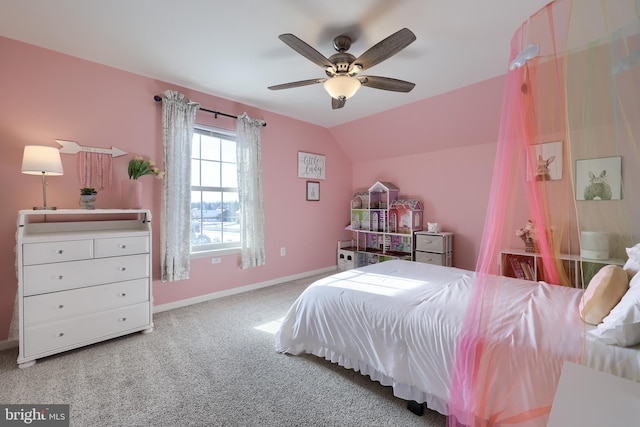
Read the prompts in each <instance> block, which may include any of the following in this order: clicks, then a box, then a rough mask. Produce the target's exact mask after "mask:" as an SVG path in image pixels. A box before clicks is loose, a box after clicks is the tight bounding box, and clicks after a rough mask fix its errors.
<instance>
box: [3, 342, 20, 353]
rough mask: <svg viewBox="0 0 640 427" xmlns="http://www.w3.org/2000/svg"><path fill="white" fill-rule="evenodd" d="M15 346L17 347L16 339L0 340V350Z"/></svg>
mask: <svg viewBox="0 0 640 427" xmlns="http://www.w3.org/2000/svg"><path fill="white" fill-rule="evenodd" d="M15 347H18V340H4V341H0V351H4V350H9V349H11V348H15Z"/></svg>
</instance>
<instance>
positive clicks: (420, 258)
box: [414, 231, 453, 267]
mask: <svg viewBox="0 0 640 427" xmlns="http://www.w3.org/2000/svg"><path fill="white" fill-rule="evenodd" d="M414 259H415V260H416V261H417V262H424V263H427V264H434V265H443V266H446V267H451V266H452V265H453V233H448V232H445V233H430V232H427V231H417V232H416V233H415V252H414Z"/></svg>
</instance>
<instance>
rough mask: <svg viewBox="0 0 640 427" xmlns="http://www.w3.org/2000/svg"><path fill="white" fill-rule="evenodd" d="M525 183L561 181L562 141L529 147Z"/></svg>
mask: <svg viewBox="0 0 640 427" xmlns="http://www.w3.org/2000/svg"><path fill="white" fill-rule="evenodd" d="M528 156H529V157H528V158H527V181H533V180H535V181H558V180H561V179H562V165H563V163H564V158H563V157H562V141H556V142H547V143H544V144H535V145H532V146H531V147H529V154H528Z"/></svg>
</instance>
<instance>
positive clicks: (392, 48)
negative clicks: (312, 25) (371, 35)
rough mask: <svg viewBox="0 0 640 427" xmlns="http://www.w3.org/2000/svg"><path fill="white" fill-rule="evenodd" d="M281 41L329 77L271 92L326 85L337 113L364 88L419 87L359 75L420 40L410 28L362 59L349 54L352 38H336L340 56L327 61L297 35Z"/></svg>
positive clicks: (285, 36) (284, 36) (403, 89)
mask: <svg viewBox="0 0 640 427" xmlns="http://www.w3.org/2000/svg"><path fill="white" fill-rule="evenodd" d="M278 38H279V39H280V40H282V41H283V42H285V43H286V44H287V45H288V46H289V47H290V48H291V49H293V50H295V51H296V52H298V53H299V54H300V55H302V56H304V57H305V58H307V59H308V60H310V61H311V62H313V63H315V64H317V65H319V66H320V67H322V68H323V69H324V71H325V73H326V74H327V78H317V79H309V80H301V81H298V82H291V83H284V84H280V85H275V86H269V89H271V90H280V89H290V88H294V87H300V86H307V85H312V84H316V83H323V86H324V88H325V90H326V91H327V92H328V93H329V95H331V107H332V108H333V109H334V110H335V109H337V108H342V107H344V105H345V103H346V101H347V99H349V98H351V97H352V96H353V95H355V93H356V92H357V91H358V89H360V87H361V86H365V87H371V88H374V89H382V90H391V91H394V92H410V91H411V89H413V87H414V86H415V83H411V82H407V81H404V80H398V79H392V78H389V77H377V76H359V75H358V74H359V73H361V72H362V71H364V70H367V69H369V68H371V67H373V66H374V65H377V64H379V63H381V62H382V61H384V60H385V59H388V58H390V57H392V56H393V55H395V54H396V53H398V52H400V51H401V50H402V49H404V48H405V47H407V46H409V45H410V44H411V43H413V42H414V41H415V40H416V36H415V34H413V32H411V30H409V29H407V28H403V29H402V30H400V31H398V32H395V33H393V34H391V35H390V36H389V37H387V38H386V39H384V40H382V41H381V42H379V43H377V44H376V45H374V46H372V47H371V48H370V49H368V50H367V51H365V52H364V53H363V54H362V55H360V56H359V57H358V58H356V57H355V56H353V55H351V54H350V53H347V50H349V48H350V47H351V38H350V37H349V36H345V35H342V36H337V37H336V38H334V39H333V47H334V48H335V50H336V51H337V52H338V53H334V54H333V55H331V56H330V57H329V58H326V57H325V56H324V55H322V54H321V53H320V52H318V51H317V50H315V49H314V48H312V47H311V46H309V45H308V44H307V43H305V42H304V41H302V40H301V39H299V38H298V37H296V36H294V35H293V34H281V35H280V36H278Z"/></svg>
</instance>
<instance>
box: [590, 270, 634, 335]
mask: <svg viewBox="0 0 640 427" xmlns="http://www.w3.org/2000/svg"><path fill="white" fill-rule="evenodd" d="M635 277H640V276H635ZM587 333H588V334H589V335H591V336H593V337H595V338H597V339H598V340H599V341H602V342H603V343H605V344H612V345H618V346H621V347H630V346H633V345H636V344H640V286H634V287H632V288H629V290H628V291H627V293H626V294H624V296H623V297H622V299H621V300H620V302H619V303H618V304H617V305H616V306H615V307H614V308H613V309H612V310H611V313H609V315H608V316H606V317H605V318H604V319H603V320H602V323H601V324H599V325H598V327H597V328H595V329H592V330H590V331H588V332H587Z"/></svg>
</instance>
